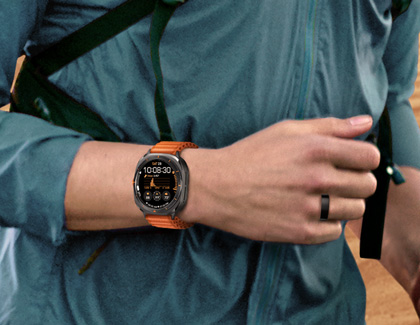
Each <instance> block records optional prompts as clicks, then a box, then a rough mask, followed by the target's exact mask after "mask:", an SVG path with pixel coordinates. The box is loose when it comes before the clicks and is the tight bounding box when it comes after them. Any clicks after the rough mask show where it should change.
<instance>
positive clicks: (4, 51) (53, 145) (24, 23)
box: [0, 0, 89, 245]
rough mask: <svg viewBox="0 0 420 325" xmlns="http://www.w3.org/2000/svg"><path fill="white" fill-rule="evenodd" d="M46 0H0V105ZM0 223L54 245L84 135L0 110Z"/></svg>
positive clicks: (61, 230)
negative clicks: (69, 181) (69, 177)
mask: <svg viewBox="0 0 420 325" xmlns="http://www.w3.org/2000/svg"><path fill="white" fill-rule="evenodd" d="M47 2H48V1H47V0H19V1H12V2H10V1H5V0H0V21H1V22H2V29H1V32H0V44H1V46H0V106H3V105H5V104H7V103H8V102H9V90H10V86H11V83H12V81H13V75H14V70H15V65H16V59H17V57H18V56H19V55H20V54H21V53H22V49H23V47H24V45H25V43H26V41H27V40H28V38H30V35H31V34H32V33H34V32H35V31H36V29H37V28H39V26H40V25H41V21H42V17H43V14H44V12H45V10H46V7H47ZM0 139H1V141H0V227H15V228H19V229H21V230H22V231H25V232H28V233H31V234H32V235H34V236H38V237H41V238H43V239H45V240H47V241H50V242H52V243H53V244H55V245H59V244H61V243H62V242H63V241H64V240H65V238H66V234H67V232H66V230H65V224H64V220H65V217H64V196H65V190H66V181H67V176H68V173H69V171H70V168H71V165H72V162H73V160H74V156H75V155H76V153H77V151H78V149H79V147H80V145H81V144H82V143H83V142H84V141H86V140H88V139H89V137H88V136H86V135H82V134H80V133H77V132H74V131H72V130H69V129H66V128H61V127H57V126H54V125H51V124H49V123H47V122H45V121H43V120H40V119H38V118H34V117H31V116H27V115H23V114H18V113H8V112H3V111H0Z"/></svg>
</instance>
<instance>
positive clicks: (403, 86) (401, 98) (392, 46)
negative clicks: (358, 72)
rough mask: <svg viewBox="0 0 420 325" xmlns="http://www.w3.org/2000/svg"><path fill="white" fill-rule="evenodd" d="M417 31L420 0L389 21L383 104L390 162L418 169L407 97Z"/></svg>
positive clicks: (417, 135) (419, 148) (418, 140)
mask: <svg viewBox="0 0 420 325" xmlns="http://www.w3.org/2000/svg"><path fill="white" fill-rule="evenodd" d="M419 32H420V0H413V1H412V3H411V6H410V7H409V9H408V10H407V11H406V12H405V13H404V14H402V15H401V16H399V17H397V19H396V20H395V21H394V22H393V26H392V31H391V35H390V38H389V42H388V46H387V50H386V52H385V55H384V59H383V61H384V64H385V67H386V70H387V75H388V81H389V90H388V98H387V103H386V105H387V107H388V109H389V114H390V119H391V129H392V138H393V156H394V157H393V158H394V162H395V163H397V164H399V165H401V166H411V167H416V168H418V169H420V130H419V126H418V124H417V121H416V118H415V116H414V113H413V109H412V107H411V105H410V102H409V98H410V96H411V95H412V94H413V92H414V83H415V80H416V77H417V62H418V47H419V43H418V42H419Z"/></svg>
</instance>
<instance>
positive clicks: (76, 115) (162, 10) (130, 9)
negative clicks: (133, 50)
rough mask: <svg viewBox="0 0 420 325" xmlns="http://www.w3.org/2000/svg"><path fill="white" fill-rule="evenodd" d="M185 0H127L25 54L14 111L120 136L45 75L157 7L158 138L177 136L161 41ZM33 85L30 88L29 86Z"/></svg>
mask: <svg viewBox="0 0 420 325" xmlns="http://www.w3.org/2000/svg"><path fill="white" fill-rule="evenodd" d="M184 2H185V1H183V0H129V1H127V2H125V3H123V4H121V5H120V6H118V7H116V8H115V9H113V10H111V11H109V12H108V13H106V14H105V15H103V16H101V17H99V18H97V19H95V20H94V21H92V22H91V23H89V24H87V25H86V26H84V27H82V28H81V29H79V30H77V31H75V32H73V33H72V34H70V35H68V36H67V37H65V38H63V39H62V40H61V41H59V42H57V43H56V44H54V45H52V46H51V47H50V48H48V49H46V50H45V51H43V52H41V53H40V54H38V55H35V56H32V57H30V58H27V60H26V62H25V64H24V65H23V66H22V69H21V72H20V74H19V76H18V79H17V82H16V85H15V88H14V90H13V93H12V95H11V111H14V112H21V113H25V114H30V115H33V116H37V117H40V118H42V119H45V120H47V121H49V122H51V123H53V124H56V125H59V126H64V127H68V128H71V129H74V130H76V131H78V132H82V133H86V134H89V135H91V136H92V137H93V138H94V139H97V140H102V141H120V139H119V137H118V136H117V135H116V134H115V133H114V132H113V131H111V129H110V128H109V127H108V126H107V125H106V124H105V122H104V121H103V119H102V118H101V117H100V116H99V115H98V114H96V113H95V112H93V111H92V110H90V109H89V108H88V107H86V106H85V105H82V104H80V103H78V102H77V101H75V100H74V99H73V98H71V97H70V96H68V95H66V94H65V93H64V92H62V91H60V90H59V89H58V88H57V87H55V86H54V85H53V84H52V83H50V82H49V81H48V79H47V77H48V76H50V75H51V74H53V73H55V72H57V71H58V70H60V69H61V68H63V67H64V66H66V65H67V64H69V63H70V62H72V61H74V60H76V59H77V58H79V57H81V56H82V55H83V54H85V53H87V52H89V51H90V50H92V49H94V48H96V47H97V46H99V45H101V44H102V43H104V42H106V41H107V40H109V39H110V38H112V37H114V36H115V35H117V34H118V33H120V32H122V31H124V30H125V29H127V28H128V27H130V26H131V25H133V24H134V23H136V22H138V21H139V20H141V19H143V18H144V17H146V16H147V15H149V14H150V13H152V12H154V13H153V18H152V23H151V27H150V38H151V40H150V44H151V45H150V46H151V57H152V65H153V70H154V73H155V76H156V91H155V114H156V119H157V124H158V127H159V132H160V140H161V141H162V140H175V136H174V133H173V132H172V129H171V127H170V124H169V120H168V116H167V113H166V108H165V102H164V92H163V76H162V71H161V67H160V59H159V44H160V40H161V38H162V35H163V32H164V30H165V27H166V25H167V24H168V21H169V19H170V18H171V16H172V14H173V13H174V11H175V10H176V8H177V7H178V6H179V5H181V4H182V3H184ZM29 88H30V89H32V90H33V91H31V92H28V91H27V89H29Z"/></svg>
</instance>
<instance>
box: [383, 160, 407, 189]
mask: <svg viewBox="0 0 420 325" xmlns="http://www.w3.org/2000/svg"><path fill="white" fill-rule="evenodd" d="M386 172H387V173H388V175H390V176H391V178H392V181H393V182H394V184H395V185H400V184H402V183H405V178H404V175H403V174H402V172H401V170H400V169H399V168H398V166H397V165H396V164H394V163H391V164H389V165H388V167H387V168H386Z"/></svg>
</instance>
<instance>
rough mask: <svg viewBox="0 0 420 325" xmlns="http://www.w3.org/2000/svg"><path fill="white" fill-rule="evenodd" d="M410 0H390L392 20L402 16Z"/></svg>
mask: <svg viewBox="0 0 420 325" xmlns="http://www.w3.org/2000/svg"><path fill="white" fill-rule="evenodd" d="M411 2H412V0H392V7H391V14H392V20H395V19H397V17H398V16H399V15H401V14H403V13H404V12H405V11H406V10H407V9H408V7H409V6H410V4H411Z"/></svg>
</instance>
